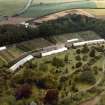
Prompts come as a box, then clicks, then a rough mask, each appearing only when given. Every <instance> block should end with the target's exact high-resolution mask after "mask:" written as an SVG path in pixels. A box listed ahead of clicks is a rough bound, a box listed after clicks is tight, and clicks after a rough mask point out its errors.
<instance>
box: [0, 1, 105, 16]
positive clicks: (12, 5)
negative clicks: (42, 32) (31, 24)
mask: <svg viewBox="0 0 105 105" xmlns="http://www.w3.org/2000/svg"><path fill="white" fill-rule="evenodd" d="M27 1H28V0H6V1H5V0H0V15H1V16H6V15H9V16H10V15H13V14H15V13H17V12H19V11H21V10H22V9H23V8H24V7H25V5H26V3H27ZM73 1H74V2H73ZM58 5H59V6H58ZM72 8H79V9H81V8H87V9H89V8H105V1H104V0H43V1H42V0H33V3H32V4H31V6H30V8H29V9H28V10H27V11H26V12H25V13H24V14H23V15H22V16H24V17H25V16H27V17H39V16H43V15H47V14H50V13H53V12H58V11H62V10H66V9H72Z"/></svg>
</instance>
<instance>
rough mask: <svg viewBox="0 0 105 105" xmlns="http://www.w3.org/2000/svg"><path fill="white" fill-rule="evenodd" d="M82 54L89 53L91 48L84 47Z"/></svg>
mask: <svg viewBox="0 0 105 105" xmlns="http://www.w3.org/2000/svg"><path fill="white" fill-rule="evenodd" d="M81 52H82V53H88V52H89V48H88V46H87V45H84V46H83V48H82V50H81Z"/></svg>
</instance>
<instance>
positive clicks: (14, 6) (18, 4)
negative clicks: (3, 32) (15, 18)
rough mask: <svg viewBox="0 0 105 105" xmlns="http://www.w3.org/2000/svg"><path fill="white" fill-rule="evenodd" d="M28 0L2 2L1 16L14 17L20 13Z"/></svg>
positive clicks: (0, 3) (0, 7) (1, 0)
mask: <svg viewBox="0 0 105 105" xmlns="http://www.w3.org/2000/svg"><path fill="white" fill-rule="evenodd" d="M26 1H27V0H0V15H3V16H5V15H13V14H14V13H16V12H17V11H20V10H21V9H22V8H23V7H24V6H25V4H26Z"/></svg>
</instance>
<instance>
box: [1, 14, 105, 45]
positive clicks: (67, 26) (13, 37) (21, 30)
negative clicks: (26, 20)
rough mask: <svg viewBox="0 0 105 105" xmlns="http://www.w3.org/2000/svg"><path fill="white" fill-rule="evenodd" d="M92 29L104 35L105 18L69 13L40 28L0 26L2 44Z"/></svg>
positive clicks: (43, 24) (45, 23)
mask: <svg viewBox="0 0 105 105" xmlns="http://www.w3.org/2000/svg"><path fill="white" fill-rule="evenodd" d="M87 30H92V31H95V32H96V33H98V34H99V35H101V36H102V37H105V36H104V33H105V20H100V19H94V18H89V17H86V16H81V15H67V16H65V17H62V18H59V19H57V20H52V21H49V22H44V23H42V24H41V25H40V26H39V27H38V28H31V27H28V28H25V27H24V26H21V25H18V26H17V25H2V26H0V46H3V45H9V44H14V43H18V42H22V41H27V40H30V39H33V38H38V37H44V38H46V39H48V38H51V36H52V35H59V34H63V33H70V32H79V31H87Z"/></svg>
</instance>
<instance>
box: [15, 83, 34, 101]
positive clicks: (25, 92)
mask: <svg viewBox="0 0 105 105" xmlns="http://www.w3.org/2000/svg"><path fill="white" fill-rule="evenodd" d="M31 93H32V89H31V85H29V84H28V83H25V84H23V85H20V86H19V87H18V88H17V89H16V92H15V96H16V99H17V100H19V99H22V98H28V97H30V95H31Z"/></svg>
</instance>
